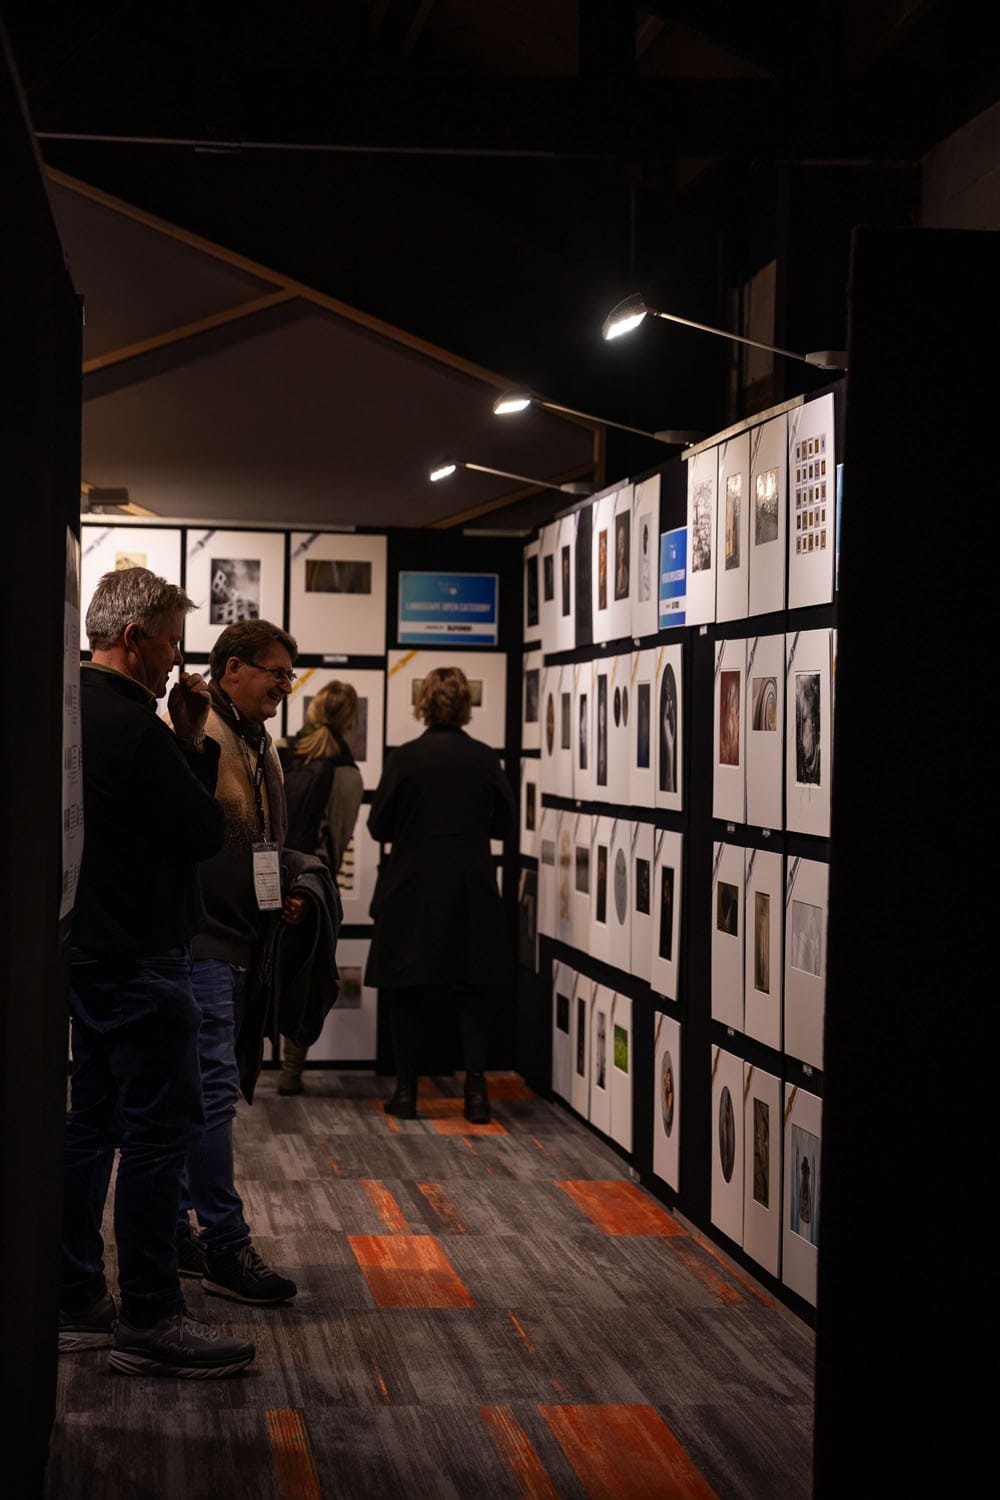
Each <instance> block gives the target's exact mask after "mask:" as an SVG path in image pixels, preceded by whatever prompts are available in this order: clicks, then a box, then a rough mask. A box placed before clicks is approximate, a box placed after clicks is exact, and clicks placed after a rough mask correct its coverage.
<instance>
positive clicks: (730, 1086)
mask: <svg viewBox="0 0 1000 1500" xmlns="http://www.w3.org/2000/svg"><path fill="white" fill-rule="evenodd" d="M712 1223H713V1224H714V1225H715V1226H716V1228H718V1229H721V1231H722V1233H723V1234H725V1235H728V1236H729V1238H730V1239H731V1240H733V1241H734V1243H735V1244H737V1245H742V1243H743V1059H742V1058H741V1057H736V1056H735V1054H734V1053H732V1052H726V1051H724V1050H723V1048H722V1047H713V1048H712Z"/></svg>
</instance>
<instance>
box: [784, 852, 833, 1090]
mask: <svg viewBox="0 0 1000 1500" xmlns="http://www.w3.org/2000/svg"><path fill="white" fill-rule="evenodd" d="M829 882H830V867H829V865H826V864H821V863H820V862H819V861H818V860H815V859H791V858H790V859H789V861H788V871H787V874H786V877H785V1051H786V1052H787V1053H788V1054H789V1055H790V1056H791V1057H797V1058H799V1060H800V1061H801V1062H804V1063H809V1065H810V1066H811V1067H814V1068H822V1066H823V1008H824V1003H825V997H826V919H827V893H828V889H829Z"/></svg>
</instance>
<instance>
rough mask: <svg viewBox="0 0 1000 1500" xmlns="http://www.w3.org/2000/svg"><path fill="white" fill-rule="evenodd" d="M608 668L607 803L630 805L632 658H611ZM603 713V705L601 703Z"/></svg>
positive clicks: (633, 709)
mask: <svg viewBox="0 0 1000 1500" xmlns="http://www.w3.org/2000/svg"><path fill="white" fill-rule="evenodd" d="M607 666H608V712H607V721H608V781H607V791H606V792H605V794H604V796H605V798H606V800H607V801H608V802H622V803H627V802H628V796H629V782H630V779H631V778H630V775H629V736H630V733H631V726H632V716H633V714H634V712H635V701H634V698H633V691H634V690H633V685H632V682H631V675H632V658H631V656H612V657H610V658H609V660H608V662H607ZM598 712H600V702H598Z"/></svg>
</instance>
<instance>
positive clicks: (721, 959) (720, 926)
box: [712, 844, 746, 1031]
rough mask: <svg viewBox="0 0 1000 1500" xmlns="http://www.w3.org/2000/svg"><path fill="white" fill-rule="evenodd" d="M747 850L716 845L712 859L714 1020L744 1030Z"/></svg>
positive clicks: (733, 845) (728, 845)
mask: <svg viewBox="0 0 1000 1500" xmlns="http://www.w3.org/2000/svg"><path fill="white" fill-rule="evenodd" d="M745 853H746V851H745V850H743V849H739V848H737V847H736V845H735V844H716V845H715V849H714V854H713V860H712V1019H713V1020H714V1021H721V1022H722V1024H723V1025H724V1026H731V1027H732V1028H733V1030H734V1031H742V1030H743V923H744V912H743V888H744V883H745V882H744V877H745V866H744V855H745Z"/></svg>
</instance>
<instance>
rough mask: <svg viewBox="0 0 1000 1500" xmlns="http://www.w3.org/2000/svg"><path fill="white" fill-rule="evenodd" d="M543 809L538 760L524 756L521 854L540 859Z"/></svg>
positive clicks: (522, 761)
mask: <svg viewBox="0 0 1000 1500" xmlns="http://www.w3.org/2000/svg"><path fill="white" fill-rule="evenodd" d="M541 808H542V794H541V789H540V788H539V785H538V759H537V757H536V756H530V757H529V756H523V757H522V759H521V845H520V847H521V853H522V854H527V855H530V856H531V857H532V858H533V859H537V858H538V825H539V822H540V820H541V819H540V815H541Z"/></svg>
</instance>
